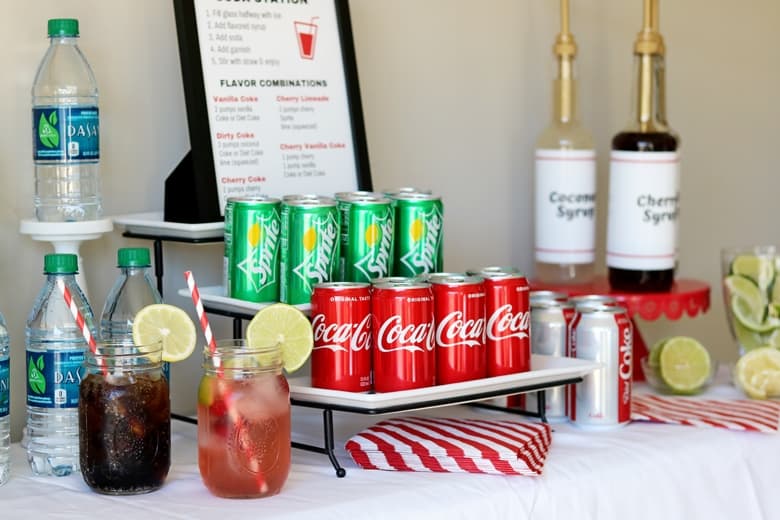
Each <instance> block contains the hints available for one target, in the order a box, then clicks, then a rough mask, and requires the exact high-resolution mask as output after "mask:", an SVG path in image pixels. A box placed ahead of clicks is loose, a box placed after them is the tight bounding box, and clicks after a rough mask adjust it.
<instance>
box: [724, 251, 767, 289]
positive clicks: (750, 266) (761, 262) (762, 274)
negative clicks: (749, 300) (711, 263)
mask: <svg viewBox="0 0 780 520" xmlns="http://www.w3.org/2000/svg"><path fill="white" fill-rule="evenodd" d="M731 274H736V275H742V276H746V277H748V278H750V279H751V280H753V282H755V284H756V285H757V286H758V288H759V289H761V291H763V292H766V290H767V289H768V288H769V285H770V284H771V283H772V280H774V279H775V261H774V259H773V258H771V257H768V256H754V255H740V256H738V257H736V258H735V259H734V261H733V262H731Z"/></svg>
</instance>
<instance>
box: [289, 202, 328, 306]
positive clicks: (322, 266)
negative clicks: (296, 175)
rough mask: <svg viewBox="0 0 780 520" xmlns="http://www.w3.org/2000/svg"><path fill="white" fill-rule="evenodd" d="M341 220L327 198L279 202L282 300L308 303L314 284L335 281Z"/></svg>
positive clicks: (290, 302) (292, 303) (291, 302)
mask: <svg viewBox="0 0 780 520" xmlns="http://www.w3.org/2000/svg"><path fill="white" fill-rule="evenodd" d="M340 220H341V219H340V216H339V210H338V207H337V205H336V201H335V200H334V199H333V198H330V197H317V198H316V199H313V198H303V199H291V200H287V201H285V202H283V203H282V260H281V272H282V284H281V301H282V302H284V303H287V304H290V305H297V304H302V303H310V302H311V293H312V290H313V288H314V285H315V284H318V283H324V282H331V281H335V280H336V277H337V275H338V264H339V245H340V244H339V242H340V240H339V232H340Z"/></svg>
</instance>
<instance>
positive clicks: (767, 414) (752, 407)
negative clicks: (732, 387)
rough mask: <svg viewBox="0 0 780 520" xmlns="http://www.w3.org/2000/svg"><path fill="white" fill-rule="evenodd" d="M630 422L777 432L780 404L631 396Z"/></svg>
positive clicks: (744, 400)
mask: <svg viewBox="0 0 780 520" xmlns="http://www.w3.org/2000/svg"><path fill="white" fill-rule="evenodd" d="M631 420H633V421H650V422H658V423H667V424H684V425H688V426H704V427H708V428H725V429H727V430H738V431H756V432H770V433H777V432H778V431H779V430H780V402H777V401H754V400H746V399H742V400H738V399H733V400H726V399H697V398H693V397H661V396H657V395H634V396H633V398H632V405H631Z"/></svg>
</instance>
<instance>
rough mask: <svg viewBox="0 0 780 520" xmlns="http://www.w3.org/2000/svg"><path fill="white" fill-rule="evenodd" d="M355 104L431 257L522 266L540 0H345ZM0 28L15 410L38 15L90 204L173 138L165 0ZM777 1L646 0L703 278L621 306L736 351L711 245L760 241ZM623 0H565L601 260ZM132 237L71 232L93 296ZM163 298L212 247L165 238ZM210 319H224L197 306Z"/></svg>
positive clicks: (139, 186)
mask: <svg viewBox="0 0 780 520" xmlns="http://www.w3.org/2000/svg"><path fill="white" fill-rule="evenodd" d="M350 6H351V10H352V23H353V30H354V36H355V47H356V52H357V61H358V69H359V75H360V84H361V92H362V96H363V110H364V114H365V119H366V127H367V135H368V144H369V154H370V158H371V167H372V175H373V180H374V184H375V187H376V188H383V187H384V188H386V187H395V186H400V185H416V186H420V187H428V188H431V189H433V190H434V191H435V192H437V193H439V194H440V195H441V196H442V197H443V200H444V203H445V209H446V212H445V228H446V241H445V264H446V268H447V270H453V271H454V270H462V269H465V268H467V267H473V266H478V265H484V264H514V265H517V266H519V267H520V268H522V269H523V270H524V271H526V272H529V273H532V269H533V266H532V254H531V246H532V241H531V240H532V239H531V236H532V231H531V230H532V222H531V214H532V208H531V205H530V204H531V200H532V199H531V193H530V191H529V190H530V181H531V173H532V149H533V143H534V141H535V138H536V136H537V134H538V133H539V132H540V131H541V130H542V129H543V128H544V126H545V125H546V124H547V121H548V119H549V117H550V111H551V100H550V88H551V80H552V74H553V71H554V67H553V59H552V54H551V46H552V42H553V40H554V37H555V34H556V33H557V30H558V2H557V1H556V0H480V1H475V0H472V1H468V0H424V1H422V0H395V1H393V2H379V1H376V0H351V1H350ZM3 11H4V16H3V17H2V18H0V31H2V35H3V36H2V38H3V41H4V48H5V51H4V52H2V53H0V70H2V71H4V72H3V75H2V78H0V113H2V114H3V118H2V120H3V123H4V124H3V125H2V127H0V186H2V188H1V189H0V243H2V244H3V246H2V251H3V252H2V254H0V311H2V312H3V314H4V315H5V317H6V320H7V321H8V324H9V331H10V334H11V343H12V345H11V350H12V411H11V414H12V424H13V429H12V431H13V434H14V437H15V438H17V439H18V438H19V435H20V432H21V428H22V426H23V422H24V399H25V384H24V373H25V368H24V326H25V321H26V318H27V313H28V312H29V310H30V308H31V307H32V304H33V301H34V300H35V297H36V295H37V292H38V290H39V289H40V287H41V285H42V283H43V277H42V274H41V273H42V267H43V255H44V254H46V253H48V252H51V251H52V249H51V246H50V245H49V244H47V243H43V242H35V241H33V240H31V239H30V238H29V237H28V236H22V235H20V234H19V232H18V230H19V221H20V220H21V219H23V218H29V217H30V216H31V215H32V196H33V168H32V160H31V154H32V152H31V140H30V132H31V123H30V112H29V111H30V87H31V85H32V80H33V76H34V74H35V70H36V68H37V65H38V62H39V60H40V59H41V57H42V56H43V53H44V52H45V49H46V46H47V39H46V32H45V31H46V20H47V19H48V18H50V17H76V18H79V20H80V22H81V32H82V41H81V47H82V49H83V51H84V52H85V54H86V55H87V57H88V59H89V61H90V63H91V64H92V66H93V69H94V71H95V74H96V76H97V79H98V83H99V88H100V108H101V127H102V128H101V133H102V137H101V155H102V157H101V159H102V167H101V168H102V178H103V196H104V201H105V209H106V213H107V215H121V214H128V213H138V212H144V211H152V210H161V209H162V205H163V181H164V179H165V177H166V176H167V174H168V173H169V172H170V170H171V169H172V168H173V167H174V166H175V165H176V163H177V162H178V161H179V159H180V158H181V157H182V156H183V155H184V154H185V152H186V151H187V150H188V149H189V140H188V134H187V127H186V115H185V106H184V97H183V92H182V86H181V74H180V68H179V61H178V59H179V58H178V48H177V40H176V32H175V24H174V17H173V7H172V2H171V1H164V0H133V1H130V0H121V1H120V0H112V1H110V2H109V1H105V0H69V1H68V2H61V1H57V0H39V1H37V2H35V3H34V4H32V5H28V4H25V3H20V2H14V3H8V4H7V5H4V6H3ZM779 23H780V3H778V2H776V1H775V0H752V1H751V2H750V3H749V5H740V6H737V5H736V4H735V3H733V2H725V1H718V2H712V1H708V0H687V1H685V2H671V1H668V0H665V1H663V2H662V5H661V31H662V33H663V35H664V38H665V40H666V44H667V48H668V53H667V78H668V79H667V81H668V83H667V90H668V96H667V97H668V111H669V120H670V122H671V124H672V126H673V128H674V129H675V130H676V131H677V132H678V133H679V134H680V135H681V137H682V157H683V162H682V212H681V221H680V264H679V269H678V276H679V277H685V278H697V279H701V280H704V281H706V282H708V283H710V284H711V285H712V307H711V309H710V310H709V312H708V313H706V314H705V315H700V316H698V317H696V318H695V319H691V318H684V319H681V320H680V321H678V322H674V323H671V322H669V321H666V320H660V321H658V322H655V323H640V326H641V328H642V331H643V333H644V335H645V338H646V340H648V341H649V342H652V341H654V340H655V339H658V338H660V337H661V336H664V335H668V334H687V335H692V336H694V337H696V338H698V339H700V340H701V341H702V342H704V343H705V344H706V345H707V346H708V347H709V348H710V349H711V350H712V351H713V352H714V353H715V355H716V357H718V358H719V359H721V360H723V361H733V360H734V359H735V357H736V354H735V350H734V348H733V347H732V343H731V339H730V338H729V335H728V334H729V333H728V330H727V327H726V325H725V319H724V314H723V305H722V302H721V295H720V287H719V269H720V267H719V260H718V254H719V249H720V248H721V247H722V246H724V245H740V244H752V243H776V242H780V240H779V239H778V231H777V227H776V223H775V222H776V217H775V215H774V211H773V210H772V208H773V206H774V204H775V203H776V201H777V195H778V193H779V192H780V175H777V173H776V171H775V170H776V167H775V166H776V162H777V161H776V148H777V144H776V143H777V138H778V136H780V105H778V102H777V95H776V91H777V85H778V84H780V66H778V64H779V63H780V36H779V35H778V33H777V31H776V28H777V26H778V24H779ZM640 24H641V1H640V0H631V1H626V0H572V29H573V31H574V34H575V36H576V38H577V41H578V43H579V49H580V53H579V57H578V68H579V78H580V92H579V94H580V108H581V109H580V112H581V116H582V119H583V120H584V122H585V123H586V125H587V126H588V127H589V128H590V129H591V131H592V132H593V135H594V137H595V140H596V143H597V145H598V152H599V153H600V158H599V189H600V194H599V211H600V214H599V218H598V220H599V227H598V237H599V245H600V251H601V254H600V255H599V265H600V266H601V268H602V270H603V257H604V255H603V245H604V236H605V213H606V200H607V197H606V194H607V192H606V190H607V174H608V171H607V160H606V159H607V153H608V149H609V142H610V139H611V136H612V135H613V134H614V133H615V132H617V131H618V130H620V129H621V128H622V127H623V126H624V125H625V124H626V122H627V121H628V117H629V107H630V101H629V98H630V90H631V79H632V54H631V50H632V44H633V40H634V37H635V35H636V33H637V31H638V30H639V27H640ZM124 246H138V247H140V246H151V243H150V242H147V241H137V240H131V239H126V238H123V237H122V236H121V230H120V229H115V230H114V231H113V232H112V233H109V234H107V235H105V236H104V237H103V238H101V239H99V240H95V241H92V242H88V243H85V244H84V245H83V246H82V248H81V253H82V257H83V259H84V264H85V269H84V270H85V277H86V280H87V285H88V287H89V292H90V296H91V302H92V306H93V308H94V309H95V312H97V313H99V312H100V309H102V306H103V302H104V299H105V295H106V294H107V292H108V290H109V288H110V286H111V284H112V283H113V280H114V278H115V276H116V274H117V270H116V268H115V259H116V250H117V248H119V247H124ZM164 263H165V266H164V268H165V273H166V276H165V299H166V301H167V302H168V303H172V304H175V305H179V306H181V307H183V308H185V309H187V310H188V311H190V310H191V309H192V305H191V303H190V302H189V301H188V299H186V298H183V297H180V296H178V295H177V294H176V293H177V291H178V290H179V289H181V288H183V287H185V284H184V281H183V278H182V272H183V270H185V269H191V270H193V271H194V273H195V274H196V276H197V279H198V282H199V284H200V285H215V284H218V283H219V282H220V279H221V245H200V246H193V245H181V244H175V243H166V244H165V262H164ZM212 321H213V326H214V328H215V329H216V334H217V335H218V336H227V335H229V334H230V332H231V323H230V321H229V319H227V318H222V317H217V316H214V317H212ZM199 363H200V360H199V359H198V356H193V357H192V358H191V359H189V360H187V361H185V362H182V363H180V364H178V365H177V366H175V367H173V375H172V384H173V386H172V392H173V407H174V410H175V411H177V412H179V413H188V412H192V411H193V410H194V403H195V388H196V386H195V385H196V384H197V380H198V378H199V376H200V367H199Z"/></svg>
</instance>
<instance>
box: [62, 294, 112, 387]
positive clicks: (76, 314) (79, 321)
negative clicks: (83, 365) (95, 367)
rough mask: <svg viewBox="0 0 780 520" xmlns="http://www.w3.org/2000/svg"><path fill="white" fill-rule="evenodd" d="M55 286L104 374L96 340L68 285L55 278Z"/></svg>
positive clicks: (104, 368)
mask: <svg viewBox="0 0 780 520" xmlns="http://www.w3.org/2000/svg"><path fill="white" fill-rule="evenodd" d="M57 287H58V288H59V290H60V292H61V293H62V297H63V298H64V299H65V304H66V305H67V306H68V310H70V313H71V315H72V316H73V319H74V320H76V326H77V327H78V328H79V330H81V335H82V336H84V340H86V342H87V344H88V345H89V348H90V350H91V351H92V353H93V354H95V358H96V359H97V360H98V364H99V365H100V367H101V368H102V369H103V374H105V373H106V366H105V364H104V363H103V360H102V359H101V358H100V356H98V355H97V342H95V338H94V337H93V336H92V331H90V330H89V326H88V325H87V322H86V320H85V319H84V316H82V315H81V311H79V308H78V306H77V305H76V302H74V301H73V295H72V294H71V293H70V289H68V286H67V285H65V282H64V281H63V280H62V279H58V280H57Z"/></svg>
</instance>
